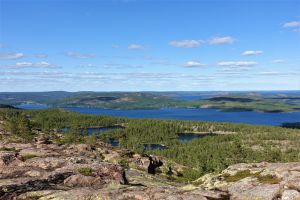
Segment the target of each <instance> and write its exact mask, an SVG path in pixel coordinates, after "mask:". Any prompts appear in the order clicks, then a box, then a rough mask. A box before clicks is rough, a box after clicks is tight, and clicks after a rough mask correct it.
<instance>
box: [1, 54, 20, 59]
mask: <svg viewBox="0 0 300 200" xmlns="http://www.w3.org/2000/svg"><path fill="white" fill-rule="evenodd" d="M23 57H24V54H23V53H0V60H16V59H20V58H23Z"/></svg>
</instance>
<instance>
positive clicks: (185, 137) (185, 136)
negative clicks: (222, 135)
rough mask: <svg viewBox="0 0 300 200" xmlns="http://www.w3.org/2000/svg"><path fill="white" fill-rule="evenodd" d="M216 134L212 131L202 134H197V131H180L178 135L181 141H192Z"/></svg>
mask: <svg viewBox="0 0 300 200" xmlns="http://www.w3.org/2000/svg"><path fill="white" fill-rule="evenodd" d="M213 135H215V134H212V133H201V134H196V133H180V134H179V135H178V137H177V140H179V141H180V142H188V141H191V140H193V139H197V138H203V137H206V136H213Z"/></svg>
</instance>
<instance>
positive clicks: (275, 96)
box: [0, 91, 300, 112]
mask: <svg viewBox="0 0 300 200" xmlns="http://www.w3.org/2000/svg"><path fill="white" fill-rule="evenodd" d="M0 104H5V105H12V106H16V105H20V104H45V105H47V106H50V107H91V108H110V109H161V108H167V107H168V108H215V109H219V110H221V111H262V112H296V111H299V110H300V91H299V92H298V93H297V91H294V92H292V93H290V92H284V91H278V92H216V91H214V92H90V91H83V92H64V91H52V92H2V93H0Z"/></svg>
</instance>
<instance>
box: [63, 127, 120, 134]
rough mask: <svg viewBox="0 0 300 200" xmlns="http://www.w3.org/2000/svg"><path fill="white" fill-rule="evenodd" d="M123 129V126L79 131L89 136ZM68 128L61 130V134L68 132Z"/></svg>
mask: <svg viewBox="0 0 300 200" xmlns="http://www.w3.org/2000/svg"><path fill="white" fill-rule="evenodd" d="M121 128H124V127H123V126H105V127H90V128H81V131H82V132H84V131H86V132H87V133H88V134H89V135H91V134H94V133H103V132H105V131H109V130H114V129H121ZM68 131H69V128H63V129H62V132H68Z"/></svg>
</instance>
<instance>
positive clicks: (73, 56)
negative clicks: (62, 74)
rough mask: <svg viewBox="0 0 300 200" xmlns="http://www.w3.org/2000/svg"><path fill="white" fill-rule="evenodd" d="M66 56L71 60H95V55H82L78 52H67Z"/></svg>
mask: <svg viewBox="0 0 300 200" xmlns="http://www.w3.org/2000/svg"><path fill="white" fill-rule="evenodd" d="M66 56H69V57H71V58H95V57H96V55H95V54H83V53H78V52H72V51H69V52H67V53H66Z"/></svg>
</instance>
